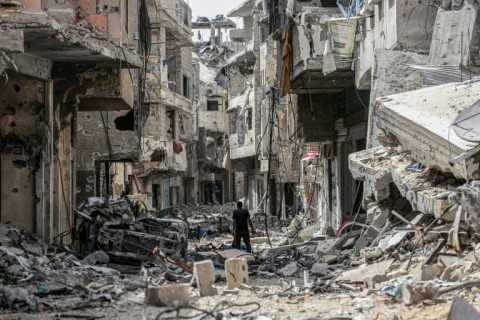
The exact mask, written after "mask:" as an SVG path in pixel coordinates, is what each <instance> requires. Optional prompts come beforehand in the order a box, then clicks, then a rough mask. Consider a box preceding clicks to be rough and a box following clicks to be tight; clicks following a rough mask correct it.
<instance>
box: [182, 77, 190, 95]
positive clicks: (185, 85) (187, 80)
mask: <svg viewBox="0 0 480 320" xmlns="http://www.w3.org/2000/svg"><path fill="white" fill-rule="evenodd" d="M183 96H184V97H185V98H187V99H190V78H189V77H187V76H183Z"/></svg>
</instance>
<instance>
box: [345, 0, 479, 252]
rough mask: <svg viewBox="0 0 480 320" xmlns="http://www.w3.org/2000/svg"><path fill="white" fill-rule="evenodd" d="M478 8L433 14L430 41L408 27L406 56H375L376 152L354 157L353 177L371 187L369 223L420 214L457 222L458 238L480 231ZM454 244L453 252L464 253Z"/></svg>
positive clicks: (403, 43) (401, 41)
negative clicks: (468, 230) (465, 229)
mask: <svg viewBox="0 0 480 320" xmlns="http://www.w3.org/2000/svg"><path fill="white" fill-rule="evenodd" d="M428 8H430V7H428ZM428 8H427V9H428ZM479 8H480V6H479V4H478V3H476V2H475V1H461V2H455V3H451V4H443V5H442V6H441V7H437V6H435V7H433V6H432V7H431V8H430V10H429V11H428V12H425V14H426V16H424V17H425V18H424V19H426V21H427V20H428V21H429V22H428V24H426V26H427V27H428V28H426V29H425V30H424V33H423V36H422V33H421V32H420V31H418V30H415V28H418V26H413V25H412V26H411V27H410V28H409V27H408V25H407V27H405V28H404V29H405V30H407V34H408V32H411V34H410V38H411V39H406V40H405V38H406V37H405V36H404V35H402V34H400V35H399V36H398V39H397V40H396V42H394V47H395V48H397V49H401V50H402V51H395V50H391V51H390V50H382V49H380V50H376V51H375V58H374V61H373V65H374V68H373V69H372V75H371V76H372V85H371V88H372V100H371V104H370V110H369V126H368V137H367V147H368V148H370V149H367V150H365V151H361V152H358V153H354V154H351V155H350V170H351V172H352V174H353V176H354V177H355V178H356V179H359V180H362V181H364V186H365V192H364V207H365V208H366V209H368V211H367V213H370V214H367V218H368V219H369V220H373V221H375V220H377V221H381V220H383V218H384V217H385V216H388V214H390V213H391V212H392V211H396V212H399V213H402V214H405V213H408V212H409V211H412V210H413V211H416V212H420V213H423V214H428V215H432V216H434V217H436V218H437V219H441V220H443V221H457V222H456V223H455V224H454V228H456V232H454V234H456V233H457V232H458V224H459V223H460V221H465V222H466V223H467V224H471V225H473V226H474V228H476V223H477V222H476V216H477V214H476V213H474V211H472V209H471V208H473V207H476V206H477V201H478V200H475V197H473V198H471V196H472V195H474V194H475V192H476V191H475V190H476V187H475V185H476V184H475V180H478V178H479V175H478V172H479V171H478V151H479V149H478V142H479V140H478V134H477V129H476V127H477V125H475V119H476V117H477V113H478V111H476V110H477V109H478V107H476V105H477V104H478V103H477V101H478V100H479V99H480V97H479V95H478V83H476V80H475V79H473V76H474V75H476V74H478V72H479V70H480V69H479V68H478V67H479V66H480V64H479V60H478V48H479V40H480V39H479V36H478V32H471V31H469V30H478V28H479V22H480V20H479V17H478V10H479ZM415 31H417V33H415ZM404 34H405V33H404ZM415 35H417V36H416V37H415ZM414 38H416V40H415V42H413V43H410V40H412V39H414ZM407 51H409V52H407ZM361 64H362V63H361V59H360V60H359V63H358V65H361ZM361 70H363V69H361ZM400 75H403V77H401V76H400ZM357 80H358V78H357ZM462 82H463V83H462ZM460 199H461V200H460ZM464 214H465V215H464ZM383 225H384V223H383V222H381V223H379V224H378V225H377V227H378V228H377V230H376V231H375V232H378V231H379V229H381V228H382V227H383ZM453 238H454V239H452V238H449V241H450V242H449V244H451V245H453V246H454V247H455V248H456V249H458V248H459V247H460V243H459V240H458V238H455V237H453Z"/></svg>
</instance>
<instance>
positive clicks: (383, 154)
mask: <svg viewBox="0 0 480 320" xmlns="http://www.w3.org/2000/svg"><path fill="white" fill-rule="evenodd" d="M249 4H250V6H251V8H250V9H251V10H252V14H250V15H246V16H247V17H248V18H247V19H252V17H253V18H254V17H255V14H253V13H255V12H258V9H259V8H260V6H261V5H262V4H264V3H263V2H261V1H257V2H253V1H246V2H245V4H244V6H247V5H249ZM265 5H266V7H267V8H268V10H269V14H268V19H267V20H268V23H269V30H267V31H266V32H263V33H262V32H257V33H256V34H266V35H267V39H266V40H263V41H266V42H267V43H268V42H269V41H270V40H271V39H275V40H277V41H278V43H277V44H276V48H277V49H276V50H278V54H273V56H274V57H275V60H276V68H277V70H278V71H277V73H276V74H275V76H276V79H277V80H279V82H278V84H277V85H278V86H279V91H280V96H285V97H287V98H288V99H287V100H279V101H278V102H276V103H274V105H275V108H276V110H277V112H278V111H280V110H281V106H282V105H283V104H285V105H287V106H292V109H293V110H295V111H294V112H293V115H294V121H293V124H291V125H290V124H286V123H285V124H283V125H281V124H280V122H275V125H278V127H279V131H280V132H282V133H283V134H285V131H289V134H288V135H286V137H287V140H286V142H287V144H288V147H289V151H290V155H291V156H292V157H293V159H295V160H294V162H296V163H297V164H300V166H299V168H298V169H296V171H294V174H293V175H295V172H296V174H297V176H299V178H297V179H299V180H293V181H299V188H298V190H299V195H300V198H301V204H302V206H301V207H303V211H304V212H305V213H306V214H307V217H308V218H311V219H312V220H313V221H316V222H317V223H318V225H317V231H319V232H320V234H331V233H332V232H334V231H336V230H339V229H340V227H341V225H342V224H343V223H344V222H346V221H351V220H354V219H355V214H356V213H358V212H360V211H362V212H363V210H367V209H370V208H371V207H372V203H377V204H378V202H381V201H390V202H395V201H396V200H395V199H397V198H399V199H402V198H403V197H407V199H409V201H406V199H403V201H400V202H399V203H398V206H399V207H402V206H403V205H406V203H407V202H410V205H412V206H413V208H414V209H415V210H419V211H422V212H425V213H433V212H432V210H433V209H432V208H433V207H435V208H437V209H436V210H440V209H442V208H445V206H446V205H448V203H447V202H448V201H447V202H445V203H441V204H440V203H434V201H432V199H431V198H432V196H431V195H430V196H429V197H430V198H428V197H427V195H426V194H427V193H428V194H431V193H429V192H424V193H423V194H422V192H420V194H419V193H418V192H414V193H413V194H409V193H408V192H407V191H405V190H408V189H409V188H413V187H412V186H409V185H408V183H407V182H405V181H402V182H398V183H397V185H396V187H395V190H393V191H392V190H391V188H392V186H394V184H395V183H394V182H397V181H399V180H400V178H398V175H399V174H400V173H398V172H397V175H396V173H395V172H393V171H392V172H390V171H391V170H390V163H391V162H390V161H392V162H395V161H396V162H395V164H392V166H393V167H396V168H397V167H398V166H399V164H398V161H400V160H399V159H398V156H397V155H398V154H404V153H407V154H408V156H409V157H410V158H409V159H412V162H413V161H419V162H421V163H422V165H424V166H426V167H428V168H435V170H439V171H440V172H444V173H445V177H444V178H445V179H444V180H442V181H449V182H450V183H453V182H455V183H457V184H458V183H460V182H461V181H462V179H466V180H468V179H475V173H474V172H476V170H477V169H476V165H475V163H476V160H475V156H474V154H475V152H476V151H477V150H476V149H475V148H474V145H475V143H473V144H472V143H467V142H458V144H456V143H455V142H454V140H452V139H454V138H452V135H453V134H454V133H453V129H452V128H450V125H451V124H452V123H453V122H454V120H455V119H454V118H455V117H454V115H456V114H458V113H459V112H461V111H462V110H464V109H465V108H467V107H468V106H469V104H470V105H471V104H473V103H474V102H475V101H476V95H475V94H473V93H471V92H470V90H472V92H473V89H472V88H470V89H465V87H463V86H461V85H460V87H458V85H457V86H455V87H435V86H437V85H441V84H446V83H451V82H461V81H465V80H469V79H472V78H473V76H474V75H475V74H477V73H478V69H476V66H477V65H478V48H479V43H478V41H479V39H478V33H477V32H474V31H473V30H477V29H478V19H479V18H478V3H477V2H475V1H461V2H454V3H453V2H452V3H444V4H442V5H439V4H426V5H418V4H417V3H409V2H399V1H393V2H392V1H390V2H385V1H380V2H365V3H357V4H355V3H353V4H352V3H351V2H342V4H340V3H338V4H337V2H333V1H288V0H284V1H282V0H278V1H277V0H272V1H267V2H266V3H265ZM257 6H259V7H257ZM260 21H264V20H262V19H260ZM418 21H422V23H418ZM460 21H462V22H460ZM260 25H261V24H260ZM446 30H448V32H447V31H446ZM251 47H252V49H251V52H252V54H251V56H252V57H255V46H254V45H252V46H251ZM266 56H268V54H265V53H263V54H262V53H261V54H260V59H263V58H265V57H266ZM267 59H268V58H267ZM244 60H245V59H244ZM253 60H254V59H253V58H252V61H253ZM282 60H283V61H282ZM245 63H246V62H245ZM245 63H244V64H245ZM274 64H275V63H274ZM251 65H252V69H253V70H255V69H254V67H255V64H254V63H253V62H251ZM275 76H274V77H275ZM267 78H268V76H267ZM262 79H263V75H262V74H261V79H260V81H263V80H262ZM253 83H254V84H255V78H254V80H253ZM466 86H467V87H469V86H470V85H466ZM472 86H473V85H472ZM426 87H432V88H431V89H429V90H430V91H419V92H418V93H413V92H412V93H411V94H410V93H408V92H410V91H413V90H417V89H422V88H426ZM460 88H462V89H460ZM425 90H427V89H425ZM462 90H465V91H462ZM266 92H267V91H265V93H266ZM402 92H405V94H404V95H398V96H395V95H394V96H390V95H392V94H399V93H402ZM440 92H443V93H440ZM460 92H463V93H460ZM424 95H425V96H424ZM429 95H431V96H432V97H434V96H438V97H440V96H442V97H443V100H442V101H440V100H441V99H439V101H436V100H435V101H434V100H429V99H428V98H427V96H429ZM462 95H467V96H468V97H469V98H468V99H467V100H468V101H467V100H466V101H464V100H465V99H463V98H462ZM385 96H387V97H385ZM254 97H255V96H254ZM260 97H261V95H260ZM381 97H385V98H382V99H380V98H381ZM283 99H285V98H283ZM432 99H433V98H432ZM415 101H418V103H416V104H415ZM422 101H423V102H422ZM426 101H429V103H428V104H427V103H426ZM446 101H448V102H446ZM455 101H457V102H458V103H457V102H455ZM442 103H444V104H446V105H445V106H444V107H442V106H441V104H442ZM454 104H455V105H457V104H458V105H462V107H459V106H458V107H455V109H454V110H444V109H445V108H447V109H448V108H450V107H448V106H453V105H454ZM400 105H401V106H402V107H400ZM407 106H410V109H408V107H407ZM420 109H421V110H424V112H423V113H422V112H420V111H419V110H420ZM262 110H263V109H262ZM408 110H410V112H409V111H408ZM417 112H418V113H417ZM261 115H262V113H260V115H257V120H256V121H254V122H253V125H252V127H255V126H257V127H258V126H259V125H260V128H261V130H260V132H256V134H257V135H260V136H261V135H262V134H263V133H264V132H263V128H264V127H263V126H262V123H264V122H262V120H258V119H261ZM415 117H418V118H424V119H429V120H428V121H427V120H425V121H421V122H418V121H416V120H414V119H413V118H415ZM287 119H288V115H287ZM441 119H444V120H441ZM442 122H443V123H444V124H443V125H444V129H439V128H438V127H439V125H440V123H442ZM417 127H418V128H417ZM420 128H421V129H420ZM437 130H440V131H437ZM472 130H473V129H472ZM472 130H471V131H472ZM450 131H451V132H450ZM467 131H468V130H467ZM471 131H470V134H471ZM473 131H474V130H473ZM432 133H433V135H432ZM420 134H421V136H419V135H420ZM279 140H280V141H281V139H279ZM419 140H420V141H419ZM284 141H285V140H284ZM232 142H233V141H232ZM281 145H282V143H278V144H276V143H275V141H274V143H273V150H275V148H277V149H278V148H280V149H281ZM283 145H285V143H283ZM381 145H383V146H385V147H388V148H390V149H388V150H384V149H381V148H380V149H371V150H369V151H363V150H364V149H369V148H374V147H379V146H381ZM437 145H438V148H437V147H432V146H437ZM232 146H233V144H232ZM398 146H401V147H402V148H403V149H402V150H400V151H399V150H397V149H395V148H397V147H398ZM426 150H430V151H428V152H427V151H426ZM257 153H258V154H259V160H261V158H262V154H261V152H260V151H258V152H257ZM272 154H275V151H274V152H272ZM279 155H280V153H279V152H278V151H277V157H278V156H279ZM456 156H458V158H455V157H456ZM452 159H453V161H458V163H456V162H455V163H456V164H455V165H453V166H452V165H451V161H452ZM455 159H456V160H455ZM280 160H282V159H280ZM402 161H403V160H402ZM405 161H406V160H405ZM233 163H235V162H233ZM280 163H282V161H280ZM260 164H261V162H260ZM380 164H383V165H385V164H387V166H386V167H385V166H383V165H380ZM274 168H275V167H274ZM403 169H404V168H403ZM260 170H261V165H259V172H258V173H261V171H260ZM274 170H275V169H274ZM392 170H393V169H392ZM350 171H351V172H350ZM274 178H276V174H275V175H270V177H269V179H274ZM397 178H398V179H397ZM449 179H450V180H449ZM458 179H460V180H458ZM265 181H267V179H265ZM362 181H363V182H365V183H362ZM437 183H439V182H437ZM447 185H448V184H447ZM397 189H400V190H397ZM447 189H448V188H447ZM444 191H445V190H444ZM269 195H270V200H272V196H271V193H270V194H269ZM418 198H420V199H424V201H425V202H426V203H423V202H422V201H423V200H422V201H420V200H418V201H416V200H413V199H418ZM362 204H363V206H362ZM299 207H300V206H299ZM437 215H438V212H437ZM369 217H370V216H369Z"/></svg>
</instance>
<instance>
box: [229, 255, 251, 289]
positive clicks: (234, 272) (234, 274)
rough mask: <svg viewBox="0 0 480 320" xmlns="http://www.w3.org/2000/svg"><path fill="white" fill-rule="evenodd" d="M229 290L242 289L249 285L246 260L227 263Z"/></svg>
mask: <svg viewBox="0 0 480 320" xmlns="http://www.w3.org/2000/svg"><path fill="white" fill-rule="evenodd" d="M225 271H226V272H225V273H226V275H227V289H228V290H232V289H235V288H242V287H243V285H245V284H247V283H248V281H249V280H248V264H247V260H246V259H238V258H233V259H228V260H227V261H225Z"/></svg>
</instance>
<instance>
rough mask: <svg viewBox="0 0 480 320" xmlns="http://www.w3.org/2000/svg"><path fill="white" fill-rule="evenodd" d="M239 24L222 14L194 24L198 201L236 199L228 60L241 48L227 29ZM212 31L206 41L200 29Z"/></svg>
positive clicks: (217, 202)
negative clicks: (232, 168)
mask: <svg viewBox="0 0 480 320" xmlns="http://www.w3.org/2000/svg"><path fill="white" fill-rule="evenodd" d="M235 27H236V24H235V23H234V22H233V21H232V20H230V19H228V18H225V17H224V16H223V15H218V16H217V17H215V18H213V19H211V20H210V19H208V18H206V17H199V18H198V19H197V21H196V22H193V23H192V28H193V29H194V30H196V31H197V32H198V41H197V42H196V44H195V50H194V58H193V59H194V70H195V72H194V75H195V77H194V81H193V90H194V104H195V106H194V117H195V123H196V126H195V127H196V128H197V129H196V130H197V131H196V138H197V139H198V141H197V160H198V202H199V203H201V204H224V203H226V202H230V201H234V200H235V199H234V196H233V192H234V191H233V190H234V188H235V185H234V184H233V181H234V175H233V174H232V170H231V166H230V160H229V155H230V149H229V140H228V139H229V128H228V117H227V112H226V111H227V108H228V107H229V97H228V77H227V76H226V72H225V70H226V69H225V66H224V64H225V61H226V60H227V59H228V58H229V57H230V56H231V55H232V54H234V52H235V50H236V49H237V48H234V47H233V46H232V45H231V43H228V42H227V41H225V35H224V33H223V30H228V29H232V28H235ZM201 30H209V31H210V38H209V39H208V41H203V39H202V36H201V33H200V31H201Z"/></svg>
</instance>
